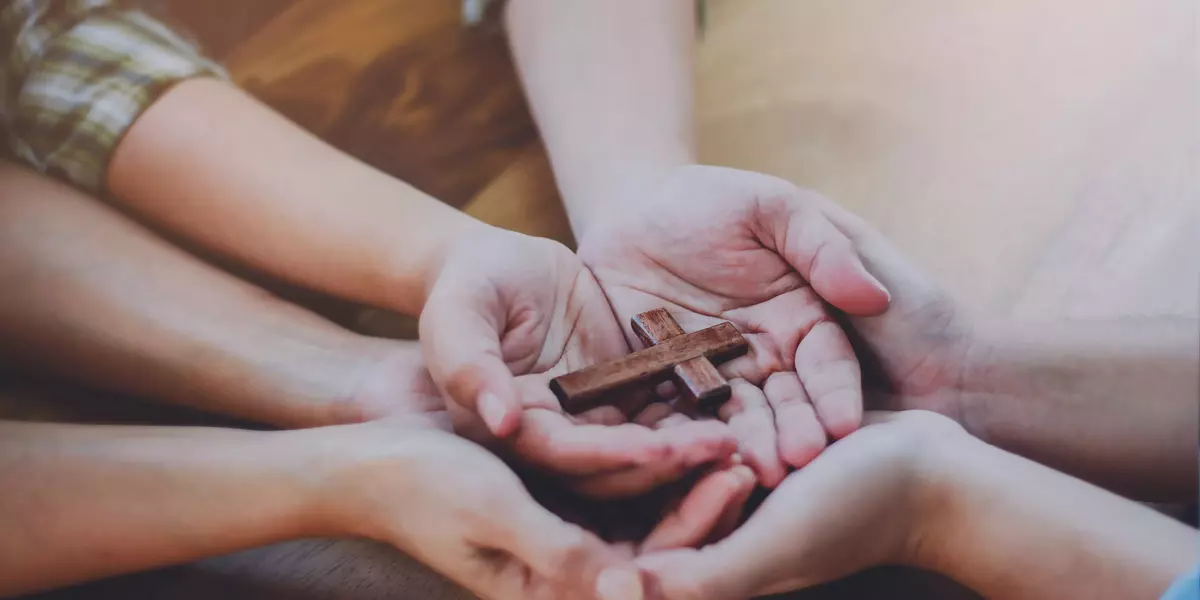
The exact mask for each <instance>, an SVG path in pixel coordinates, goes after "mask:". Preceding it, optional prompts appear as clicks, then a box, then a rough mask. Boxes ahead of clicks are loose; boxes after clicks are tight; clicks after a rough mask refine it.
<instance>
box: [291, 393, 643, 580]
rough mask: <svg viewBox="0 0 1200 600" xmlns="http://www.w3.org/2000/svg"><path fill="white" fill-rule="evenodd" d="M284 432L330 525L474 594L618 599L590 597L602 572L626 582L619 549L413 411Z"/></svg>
mask: <svg viewBox="0 0 1200 600" xmlns="http://www.w3.org/2000/svg"><path fill="white" fill-rule="evenodd" d="M285 435H291V436H293V437H295V436H303V437H305V439H304V440H303V442H304V443H303V444H300V445H301V446H303V448H305V450H301V452H304V451H307V452H309V453H312V454H313V456H312V458H311V460H308V461H306V462H307V463H308V465H307V469H308V475H309V478H310V479H313V480H314V481H315V482H317V484H318V487H319V491H318V492H317V493H318V494H319V498H320V499H321V500H320V501H319V502H318V505H319V506H321V507H322V508H321V510H320V514H322V515H323V519H324V520H325V522H326V523H327V524H328V525H327V528H328V529H329V531H331V532H332V533H336V534H343V535H344V534H351V535H358V536H363V537H369V538H373V539H377V540H380V541H383V542H386V543H389V544H392V545H394V546H395V547H397V548H399V549H400V550H403V551H404V552H406V553H408V554H410V555H411V556H412V557H413V558H415V559H417V560H419V561H421V562H422V563H424V564H425V565H427V566H429V567H430V568H432V569H434V570H436V571H438V572H440V573H442V574H443V575H445V576H446V577H448V578H450V579H452V580H453V581H455V582H456V583H458V584H459V585H462V586H463V587H465V588H467V589H469V590H471V591H472V592H474V593H475V594H478V595H480V596H481V597H484V598H490V599H497V600H508V599H511V600H525V599H536V598H545V599H551V598H555V599H557V598H572V599H573V598H579V599H584V598H597V597H603V598H612V599H613V600H616V599H618V598H622V597H625V596H622V595H614V594H612V593H609V594H605V595H601V594H600V593H599V591H598V590H597V585H598V584H599V583H600V582H599V581H598V579H599V577H600V574H601V572H603V571H605V570H608V571H609V572H610V573H615V574H610V575H608V576H606V580H607V581H608V582H607V583H605V585H606V586H608V587H609V588H618V589H617V591H618V592H619V591H620V587H621V586H622V585H624V586H629V585H637V581H638V580H637V574H636V571H635V570H634V569H633V567H632V565H631V564H630V562H629V557H628V556H627V555H625V554H624V553H622V552H621V551H620V550H619V549H617V548H614V547H612V546H610V545H608V544H605V543H604V542H602V541H601V540H600V539H599V538H597V537H596V536H594V535H592V534H591V533H589V532H587V531H585V530H584V529H582V528H581V527H579V526H577V525H574V524H571V523H567V522H565V521H563V520H562V519H560V518H559V517H557V516H555V515H554V514H553V513H551V512H550V511H548V510H547V509H545V508H543V507H542V506H541V505H539V504H538V503H537V502H535V501H534V499H533V498H532V497H531V496H530V495H529V493H528V492H527V491H526V489H525V488H524V486H523V485H522V483H521V481H520V479H519V478H518V477H517V476H516V475H515V474H514V473H513V472H512V471H511V470H509V468H508V467H507V466H506V465H505V464H504V463H503V462H502V461H501V460H500V459H498V458H497V457H495V456H494V455H492V454H491V453H490V452H488V451H486V450H484V449H483V448H481V447H479V446H478V445H476V444H473V443H471V442H469V441H467V440H464V439H462V438H459V437H457V436H455V435H454V434H452V433H450V432H447V431H444V430H442V429H440V428H438V427H437V426H436V424H435V423H433V422H432V421H430V420H428V419H426V418H425V417H424V416H423V415H409V416H396V417H389V418H386V419H381V420H378V421H372V422H368V423H362V424H355V425H342V426H335V427H326V428H321V429H311V430H301V431H297V432H286V433H285ZM297 439H299V438H298V437H297ZM622 582H624V583H622ZM618 584H619V585H618ZM609 592H613V590H612V589H609Z"/></svg>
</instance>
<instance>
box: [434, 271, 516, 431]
mask: <svg viewBox="0 0 1200 600" xmlns="http://www.w3.org/2000/svg"><path fill="white" fill-rule="evenodd" d="M504 315H505V312H504V308H503V306H502V305H501V302H500V299H499V298H498V297H496V295H495V291H494V290H487V289H482V288H478V287H475V286H471V285H469V284H466V283H457V282H455V281H449V282H439V284H438V286H437V287H435V289H434V291H433V293H432V294H430V298H429V301H428V302H427V303H426V306H425V310H424V311H423V312H422V313H421V321H420V330H421V332H420V333H421V336H420V337H421V346H422V350H423V351H424V353H425V358H426V361H427V366H428V367H429V372H430V374H431V375H432V376H433V379H434V381H436V382H437V383H438V385H439V387H441V389H442V390H443V392H444V393H445V394H446V395H447V396H448V397H449V398H450V399H451V400H452V401H453V402H455V403H457V404H459V405H461V406H464V407H467V408H468V409H470V410H471V411H473V412H475V413H476V414H478V415H479V416H480V417H481V418H482V419H483V421H484V423H485V424H486V425H487V427H488V429H489V430H490V431H491V432H492V434H493V435H495V436H496V437H500V438H504V437H507V436H509V435H511V434H512V433H513V432H514V431H516V430H517V428H518V427H519V426H520V424H521V401H520V397H519V395H518V394H517V390H516V382H515V379H514V377H513V374H512V371H511V370H510V369H509V368H508V365H507V364H506V363H505V362H504V359H503V356H502V354H501V350H500V334H501V332H502V331H503V330H504V326H505V316H504Z"/></svg>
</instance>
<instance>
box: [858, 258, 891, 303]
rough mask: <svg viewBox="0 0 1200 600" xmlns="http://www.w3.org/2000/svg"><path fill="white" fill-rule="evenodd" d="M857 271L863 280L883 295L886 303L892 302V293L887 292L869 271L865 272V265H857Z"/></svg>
mask: <svg viewBox="0 0 1200 600" xmlns="http://www.w3.org/2000/svg"><path fill="white" fill-rule="evenodd" d="M858 270H859V271H861V272H862V275H863V278H865V279H866V280H867V281H869V282H871V285H873V286H875V289H877V290H879V291H880V292H883V295H884V296H886V297H887V299H888V302H891V301H892V293H891V292H889V291H888V289H887V288H886V287H884V285H883V283H882V282H880V281H879V279H877V278H876V277H875V276H874V275H872V274H871V272H870V271H868V270H867V267H866V265H864V264H862V263H861V262H860V263H858Z"/></svg>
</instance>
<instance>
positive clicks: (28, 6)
mask: <svg viewBox="0 0 1200 600" xmlns="http://www.w3.org/2000/svg"><path fill="white" fill-rule="evenodd" d="M0 44H3V47H4V49H5V50H7V54H6V58H5V59H4V63H3V65H2V67H3V68H2V69H0V118H2V119H3V125H4V134H5V136H6V137H7V142H8V146H9V149H10V151H11V152H12V154H13V155H14V156H15V158H17V159H18V160H21V161H23V162H25V163H27V164H29V165H30V166H32V167H34V168H35V169H37V170H39V171H41V172H43V173H47V174H49V175H52V176H54V177H58V178H60V179H63V180H65V181H67V182H69V183H72V184H74V185H76V186H78V187H80V188H82V189H84V190H87V191H89V192H93V193H98V192H101V191H103V188H104V183H105V181H104V178H105V173H106V171H107V168H108V161H109V158H110V157H111V155H112V152H113V151H114V150H115V149H116V147H117V143H118V142H119V141H120V140H121V137H122V136H123V135H124V134H125V131H126V130H128V128H129V127H130V126H131V125H132V124H133V122H134V120H136V119H137V117H138V116H139V115H141V113H142V111H144V110H145V109H146V108H147V107H149V106H150V104H151V103H152V102H154V100H155V99H156V98H157V97H158V96H159V95H160V94H161V93H162V92H164V91H166V90H167V89H168V88H169V87H170V86H171V85H173V84H174V83H176V82H178V81H180V80H183V79H186V78H190V77H195V76H202V75H207V76H215V77H221V78H225V77H227V75H226V74H225V72H224V71H223V70H222V68H221V67H220V66H219V65H217V64H216V63H213V62H212V61H210V60H208V59H206V58H204V57H203V56H202V55H201V54H200V53H199V51H198V50H197V49H196V48H195V47H194V46H193V45H192V44H190V43H188V42H187V41H186V40H185V39H184V38H183V37H181V36H180V35H179V34H177V33H175V32H173V31H172V30H171V29H170V28H168V27H167V26H165V25H163V24H162V23H161V22H159V21H156V20H155V19H153V18H151V17H150V16H148V15H147V14H145V13H143V12H141V11H139V10H136V9H134V8H129V7H125V6H123V5H122V4H121V3H120V2H118V1H116V0H8V1H7V2H6V3H5V4H4V5H3V8H0Z"/></svg>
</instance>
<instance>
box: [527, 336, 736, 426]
mask: <svg viewBox="0 0 1200 600" xmlns="http://www.w3.org/2000/svg"><path fill="white" fill-rule="evenodd" d="M748 349H749V344H748V343H747V342H746V338H744V337H742V334H740V333H738V330H737V328H736V327H734V326H733V325H732V324H730V323H720V324H717V325H715V326H713V327H709V328H708V329H703V330H700V331H697V332H695V333H688V334H684V335H680V336H675V337H673V338H670V339H666V340H664V341H663V342H662V343H659V344H657V345H655V346H651V347H649V348H646V349H645V350H641V351H639V352H634V353H633V354H629V355H626V356H623V357H621V358H618V359H616V360H612V361H608V362H605V363H600V364H597V365H592V366H590V367H587V368H584V369H580V370H578V371H574V372H572V373H567V374H566V375H561V376H559V377H556V378H554V379H552V380H551V381H550V389H551V390H552V391H553V392H554V395H555V396H557V397H558V400H559V402H561V403H562V407H563V410H565V411H566V412H568V413H571V414H577V413H581V412H584V411H586V410H588V409H591V408H594V407H596V406H600V405H601V404H603V397H604V396H605V395H607V394H609V393H612V392H615V391H619V390H621V389H622V388H626V387H631V386H635V385H642V384H652V383H657V382H661V381H665V380H666V379H667V378H669V377H670V376H671V374H672V371H673V369H674V368H675V366H676V365H678V364H679V363H682V362H685V361H688V360H690V359H693V358H697V357H706V358H708V359H709V360H713V361H726V360H729V359H731V358H736V357H738V356H741V355H742V354H745V353H746V351H747V350H748Z"/></svg>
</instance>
